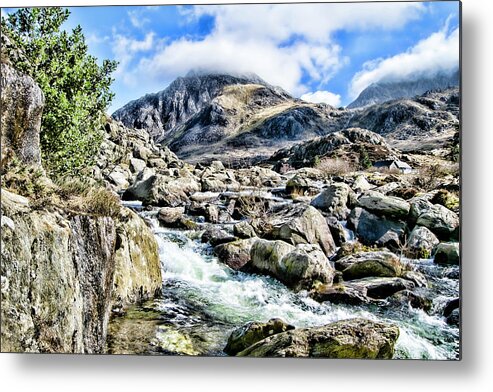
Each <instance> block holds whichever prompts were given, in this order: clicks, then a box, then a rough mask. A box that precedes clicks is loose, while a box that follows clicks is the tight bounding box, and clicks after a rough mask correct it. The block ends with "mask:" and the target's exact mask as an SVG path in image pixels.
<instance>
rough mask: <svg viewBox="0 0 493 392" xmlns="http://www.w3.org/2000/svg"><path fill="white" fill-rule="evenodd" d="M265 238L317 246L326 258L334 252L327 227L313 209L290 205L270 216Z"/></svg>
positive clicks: (322, 218) (334, 247)
mask: <svg viewBox="0 0 493 392" xmlns="http://www.w3.org/2000/svg"><path fill="white" fill-rule="evenodd" d="M267 226H268V227H269V228H268V229H267V230H266V233H265V237H268V238H272V239H280V240H283V241H286V242H288V243H290V244H292V245H297V244H318V245H319V246H320V247H321V248H322V250H323V252H324V253H325V255H326V256H331V255H332V254H334V252H335V251H336V246H335V243H334V239H333V238H332V234H331V233H330V229H329V226H328V225H327V222H326V220H325V218H324V217H323V215H322V214H321V213H320V212H319V211H318V210H317V209H316V208H314V207H312V206H306V205H292V206H289V207H287V208H285V209H282V210H281V211H279V212H277V213H275V214H271V215H270V216H269V218H268V221H267Z"/></svg>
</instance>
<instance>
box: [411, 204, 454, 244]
mask: <svg viewBox="0 0 493 392" xmlns="http://www.w3.org/2000/svg"><path fill="white" fill-rule="evenodd" d="M416 224H417V225H419V226H424V227H426V228H428V229H430V230H431V231H432V232H433V233H435V234H436V235H437V237H438V238H440V239H441V240H449V239H451V238H454V237H456V235H455V234H456V233H457V229H458V227H459V217H458V215H457V214H456V213H455V212H452V211H450V210H449V209H447V208H445V207H444V206H442V205H440V204H434V205H433V206H432V207H431V208H430V209H429V210H427V211H425V212H423V213H422V214H421V215H419V217H418V219H417V221H416Z"/></svg>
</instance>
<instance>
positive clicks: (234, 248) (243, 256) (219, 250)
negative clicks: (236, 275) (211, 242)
mask: <svg viewBox="0 0 493 392" xmlns="http://www.w3.org/2000/svg"><path fill="white" fill-rule="evenodd" d="M256 240H257V238H248V239H244V240H236V241H232V242H228V243H225V244H221V245H217V246H216V247H214V253H215V254H216V255H217V258H218V259H219V261H220V262H222V263H224V264H226V265H227V266H229V267H230V268H232V269H234V270H240V269H242V268H244V267H245V268H247V267H248V264H249V263H250V260H251V256H250V255H251V249H252V245H253V244H254V243H255V241H256Z"/></svg>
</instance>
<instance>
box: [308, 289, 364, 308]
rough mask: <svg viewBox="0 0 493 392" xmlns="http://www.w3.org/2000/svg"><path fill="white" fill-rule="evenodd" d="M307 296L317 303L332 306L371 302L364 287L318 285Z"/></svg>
mask: <svg viewBox="0 0 493 392" xmlns="http://www.w3.org/2000/svg"><path fill="white" fill-rule="evenodd" d="M309 294H310V297H312V298H313V299H314V300H316V301H318V302H330V303H333V304H343V305H362V304H366V303H369V302H371V299H370V298H368V297H367V296H366V289H365V288H364V287H358V286H350V285H348V286H347V285H344V284H335V285H327V284H326V285H319V286H317V287H316V288H315V289H314V290H312V291H311V292H310V293H309Z"/></svg>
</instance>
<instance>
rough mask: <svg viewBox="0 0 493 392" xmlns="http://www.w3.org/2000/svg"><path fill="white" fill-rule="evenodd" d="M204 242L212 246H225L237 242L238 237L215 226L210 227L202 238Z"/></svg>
mask: <svg viewBox="0 0 493 392" xmlns="http://www.w3.org/2000/svg"><path fill="white" fill-rule="evenodd" d="M201 240H202V242H208V243H210V244H211V245H212V246H216V245H220V244H225V243H227V242H232V241H235V240H236V237H235V236H233V235H231V234H229V233H228V232H226V231H224V230H221V229H220V228H218V227H215V226H208V227H207V228H206V229H205V231H204V233H203V234H202V237H201Z"/></svg>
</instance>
